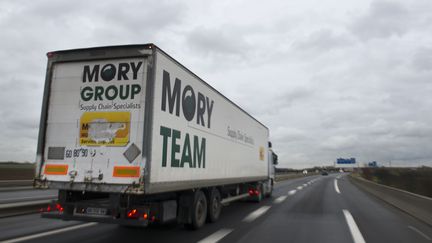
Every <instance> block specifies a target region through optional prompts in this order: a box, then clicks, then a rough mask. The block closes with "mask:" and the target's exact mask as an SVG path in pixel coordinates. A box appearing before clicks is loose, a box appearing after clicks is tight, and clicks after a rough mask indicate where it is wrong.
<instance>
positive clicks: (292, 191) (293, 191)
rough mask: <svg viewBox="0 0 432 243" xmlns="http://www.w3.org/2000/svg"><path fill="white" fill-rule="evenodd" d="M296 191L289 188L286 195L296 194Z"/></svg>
mask: <svg viewBox="0 0 432 243" xmlns="http://www.w3.org/2000/svg"><path fill="white" fill-rule="evenodd" d="M296 192H297V190H291V191H289V192H288V195H290V196H292V195H294V194H296Z"/></svg>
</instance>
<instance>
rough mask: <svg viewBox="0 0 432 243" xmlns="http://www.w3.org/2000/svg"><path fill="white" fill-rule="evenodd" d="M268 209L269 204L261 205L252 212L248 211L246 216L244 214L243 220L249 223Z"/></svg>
mask: <svg viewBox="0 0 432 243" xmlns="http://www.w3.org/2000/svg"><path fill="white" fill-rule="evenodd" d="M269 209H270V206H262V207H260V208H258V209H257V210H255V211H253V212H252V213H250V214H249V215H248V216H246V217H245V218H244V219H243V222H247V223H250V222H252V221H254V220H255V219H257V218H258V217H259V216H261V215H263V214H264V213H265V212H267V210H269Z"/></svg>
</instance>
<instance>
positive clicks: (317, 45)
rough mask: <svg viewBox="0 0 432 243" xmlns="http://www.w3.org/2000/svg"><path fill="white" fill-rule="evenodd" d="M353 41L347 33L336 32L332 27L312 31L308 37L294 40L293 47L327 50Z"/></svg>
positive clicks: (341, 46) (315, 50) (308, 49)
mask: <svg viewBox="0 0 432 243" xmlns="http://www.w3.org/2000/svg"><path fill="white" fill-rule="evenodd" d="M352 44H353V41H352V40H351V39H350V38H349V37H348V36H345V35H342V34H335V33H334V32H333V31H332V30H330V29H321V30H318V31H314V32H312V33H311V34H310V35H309V36H308V37H307V38H306V39H304V40H301V39H300V40H298V41H296V42H294V44H293V47H294V48H295V49H298V50H300V51H314V52H318V53H319V52H327V51H331V50H332V49H335V48H336V49H338V48H343V47H346V46H349V45H352Z"/></svg>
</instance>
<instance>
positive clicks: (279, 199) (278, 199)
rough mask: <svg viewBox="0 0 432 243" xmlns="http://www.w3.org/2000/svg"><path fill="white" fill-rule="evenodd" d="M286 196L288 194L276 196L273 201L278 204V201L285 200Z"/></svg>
mask: <svg viewBox="0 0 432 243" xmlns="http://www.w3.org/2000/svg"><path fill="white" fill-rule="evenodd" d="M287 197H288V196H280V197H278V198H276V199H275V200H274V203H276V204H279V203H281V202H283V201H285V199H286V198H287Z"/></svg>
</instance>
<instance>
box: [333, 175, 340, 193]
mask: <svg viewBox="0 0 432 243" xmlns="http://www.w3.org/2000/svg"><path fill="white" fill-rule="evenodd" d="M334 188H335V191H336V192H337V193H339V194H340V190H339V186H338V181H337V180H336V179H335V180H334Z"/></svg>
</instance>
